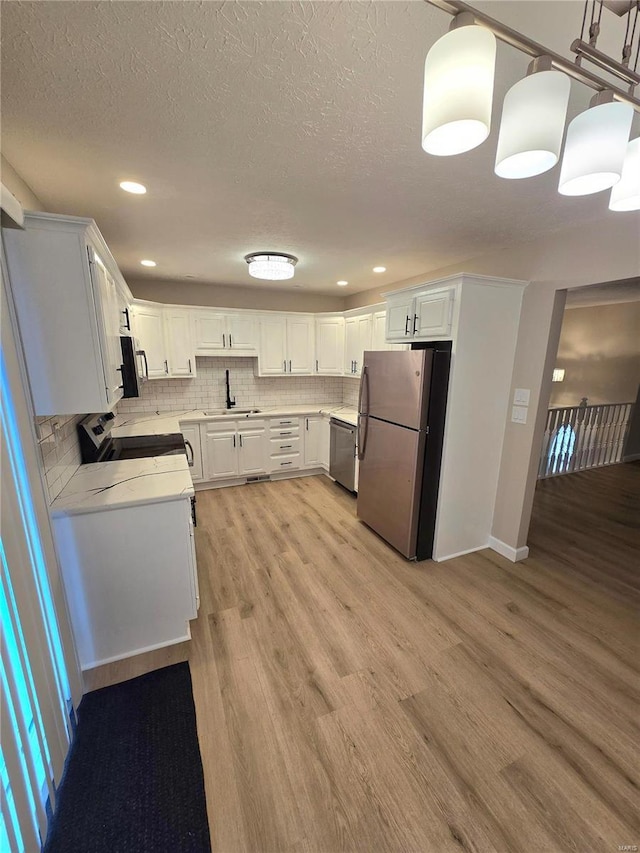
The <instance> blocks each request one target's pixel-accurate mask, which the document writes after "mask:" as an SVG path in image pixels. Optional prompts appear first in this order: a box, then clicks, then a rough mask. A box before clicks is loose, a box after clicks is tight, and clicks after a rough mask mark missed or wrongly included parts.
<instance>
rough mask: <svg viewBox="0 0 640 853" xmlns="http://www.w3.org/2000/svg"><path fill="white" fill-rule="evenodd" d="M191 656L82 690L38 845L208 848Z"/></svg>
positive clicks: (52, 848)
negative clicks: (63, 765) (48, 819)
mask: <svg viewBox="0 0 640 853" xmlns="http://www.w3.org/2000/svg"><path fill="white" fill-rule="evenodd" d="M210 850H211V844H210V840H209V827H208V824H207V807H206V802H205V794H204V780H203V775H202V762H201V760H200V749H199V746H198V736H197V732H196V716H195V708H194V705H193V693H192V690H191V673H190V672H189V664H187V663H179V664H176V665H175V666H168V667H166V668H165V669H159V670H156V671H155V672H150V673H148V674H147V675H142V676H140V677H139V678H134V679H132V680H131V681H126V682H124V683H122V684H116V685H114V686H113V687H105V688H103V689H102V690H95V691H93V692H92V693H87V695H86V696H84V697H83V699H82V702H81V703H80V707H79V709H78V729H77V733H76V737H75V740H74V742H73V746H72V748H71V752H70V754H69V757H68V759H67V765H66V769H65V773H64V777H63V779H62V783H61V785H60V788H59V792H58V806H57V809H56V813H55V815H54V818H53V821H52V824H51V827H50V829H49V835H48V837H47V842H46V844H45V847H44V851H45V853H209V851H210Z"/></svg>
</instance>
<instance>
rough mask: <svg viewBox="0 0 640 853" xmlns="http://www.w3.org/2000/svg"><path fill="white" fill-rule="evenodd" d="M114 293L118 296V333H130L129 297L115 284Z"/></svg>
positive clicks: (131, 332)
mask: <svg viewBox="0 0 640 853" xmlns="http://www.w3.org/2000/svg"><path fill="white" fill-rule="evenodd" d="M116 294H117V298H118V318H119V321H120V334H121V335H127V336H129V335H132V334H133V331H132V328H131V303H130V301H129V297H128V296H127V294H126V293H125V292H124V290H123V289H122V288H121V287H120V286H119V285H118V284H116Z"/></svg>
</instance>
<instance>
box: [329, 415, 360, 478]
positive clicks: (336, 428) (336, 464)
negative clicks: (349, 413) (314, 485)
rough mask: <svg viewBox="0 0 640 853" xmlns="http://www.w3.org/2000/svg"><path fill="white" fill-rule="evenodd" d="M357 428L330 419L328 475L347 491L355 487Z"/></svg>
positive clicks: (335, 419)
mask: <svg viewBox="0 0 640 853" xmlns="http://www.w3.org/2000/svg"><path fill="white" fill-rule="evenodd" d="M357 432H358V428H357V427H355V426H354V425H353V424H348V423H346V421H341V420H338V419H337V418H331V449H330V455H329V473H330V474H331V476H332V477H333V479H334V480H335V481H336V482H337V483H340V485H341V486H344V487H345V489H349V491H350V492H353V491H354V490H355V486H356V435H357Z"/></svg>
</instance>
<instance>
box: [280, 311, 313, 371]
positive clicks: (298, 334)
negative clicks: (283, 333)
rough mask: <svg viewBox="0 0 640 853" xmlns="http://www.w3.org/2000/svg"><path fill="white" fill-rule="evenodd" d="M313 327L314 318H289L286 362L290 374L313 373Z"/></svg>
mask: <svg viewBox="0 0 640 853" xmlns="http://www.w3.org/2000/svg"><path fill="white" fill-rule="evenodd" d="M313 327H314V321H313V317H296V316H293V317H287V356H286V361H287V367H288V372H289V373H293V374H296V373H297V374H299V375H305V374H306V375H309V374H310V373H313V338H314V334H313V333H314V328H313Z"/></svg>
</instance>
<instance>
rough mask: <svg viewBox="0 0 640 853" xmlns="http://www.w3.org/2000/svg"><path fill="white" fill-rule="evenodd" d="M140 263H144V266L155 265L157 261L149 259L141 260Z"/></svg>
mask: <svg viewBox="0 0 640 853" xmlns="http://www.w3.org/2000/svg"><path fill="white" fill-rule="evenodd" d="M140 263H141V264H142V266H143V267H155V265H156V262H155V261H149V260H145V261H140Z"/></svg>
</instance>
